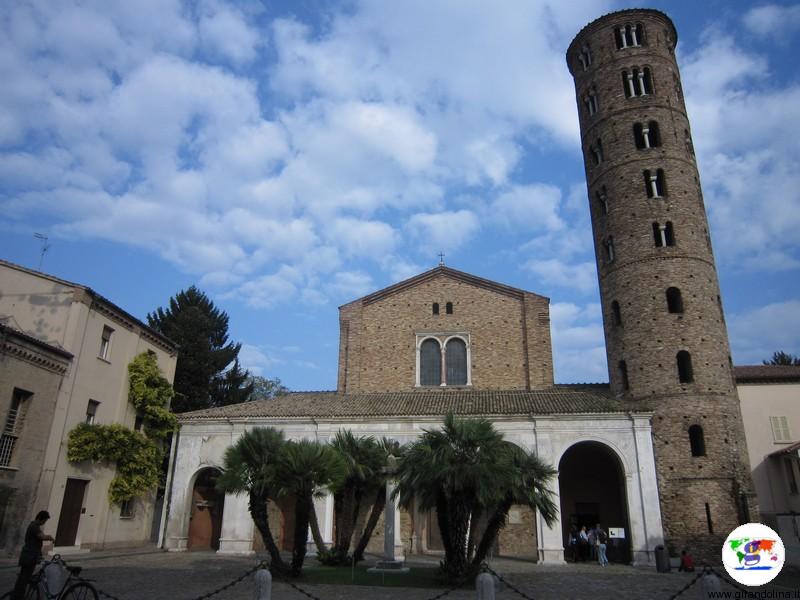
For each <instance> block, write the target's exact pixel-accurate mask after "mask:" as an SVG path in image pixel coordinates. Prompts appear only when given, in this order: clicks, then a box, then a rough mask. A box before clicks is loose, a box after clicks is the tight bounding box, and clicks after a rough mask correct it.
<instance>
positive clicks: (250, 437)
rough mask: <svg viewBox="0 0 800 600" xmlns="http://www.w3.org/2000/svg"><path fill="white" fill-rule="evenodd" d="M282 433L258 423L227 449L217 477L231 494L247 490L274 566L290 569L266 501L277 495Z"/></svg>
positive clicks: (282, 570) (283, 571)
mask: <svg viewBox="0 0 800 600" xmlns="http://www.w3.org/2000/svg"><path fill="white" fill-rule="evenodd" d="M284 444H285V442H284V440H283V433H281V432H280V431H278V430H277V429H273V428H272V427H256V428H255V429H251V430H250V431H246V432H245V433H244V435H242V437H240V438H239V439H238V441H237V442H236V443H235V444H234V445H233V446H229V447H228V449H227V450H225V457H224V463H223V464H224V470H223V472H222V474H221V475H220V476H219V478H218V479H217V489H219V490H220V491H222V492H227V493H232V494H245V493H246V494H248V495H249V503H248V508H249V509H250V516H251V517H252V518H253V522H254V523H255V525H256V527H257V528H258V531H259V533H261V538H262V539H263V540H264V546H265V547H266V548H267V551H268V552H269V554H270V557H271V558H272V568H273V569H275V570H276V571H278V572H281V573H285V572H287V571H288V569H287V567H286V563H284V562H283V559H282V558H281V554H280V551H279V550H278V546H277V545H276V544H275V539H274V538H273V537H272V531H271V530H270V527H269V519H268V516H267V501H268V500H269V499H270V497H274V490H275V487H276V483H275V474H276V469H277V465H278V458H279V456H280V453H281V448H282V447H283V445H284Z"/></svg>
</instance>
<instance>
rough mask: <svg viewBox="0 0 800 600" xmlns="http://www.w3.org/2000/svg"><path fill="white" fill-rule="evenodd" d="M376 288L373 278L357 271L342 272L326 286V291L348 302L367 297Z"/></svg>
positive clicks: (335, 275)
mask: <svg viewBox="0 0 800 600" xmlns="http://www.w3.org/2000/svg"><path fill="white" fill-rule="evenodd" d="M373 288H374V284H373V282H372V277H370V276H369V275H368V274H367V273H361V272H357V271H340V272H338V273H334V275H333V277H332V278H330V279H329V281H328V283H327V284H325V291H326V292H327V293H328V294H330V295H332V296H335V297H337V298H340V299H345V300H346V301H350V300H353V299H355V298H359V297H361V296H365V295H366V294H367V293H369V292H371V291H372V290H373Z"/></svg>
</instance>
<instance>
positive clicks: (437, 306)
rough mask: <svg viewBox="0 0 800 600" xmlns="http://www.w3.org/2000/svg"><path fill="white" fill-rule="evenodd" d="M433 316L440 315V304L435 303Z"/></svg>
mask: <svg viewBox="0 0 800 600" xmlns="http://www.w3.org/2000/svg"><path fill="white" fill-rule="evenodd" d="M433 314H435V315H438V314H439V303H438V302H434V303H433Z"/></svg>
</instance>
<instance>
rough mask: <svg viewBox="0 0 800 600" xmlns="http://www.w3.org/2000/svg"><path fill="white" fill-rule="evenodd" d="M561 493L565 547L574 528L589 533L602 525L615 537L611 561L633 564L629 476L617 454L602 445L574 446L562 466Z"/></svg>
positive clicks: (609, 551)
mask: <svg viewBox="0 0 800 600" xmlns="http://www.w3.org/2000/svg"><path fill="white" fill-rule="evenodd" d="M558 489H559V492H560V495H561V507H560V508H561V528H562V531H561V533H562V539H563V540H564V541H565V543H566V540H567V539H568V534H569V530H570V527H572V526H576V527H577V528H578V529H580V527H581V526H582V525H586V529H587V530H588V529H589V528H591V527H594V526H595V525H596V524H597V523H600V524H601V526H602V527H603V529H605V530H606V531H608V532H609V533H611V534H612V537H611V538H610V539H609V540H608V545H607V554H608V560H609V561H611V562H619V563H629V562H630V561H631V550H630V548H631V544H630V536H631V531H630V524H629V521H628V497H627V494H626V492H625V473H624V471H623V468H622V464H621V463H620V460H619V457H618V456H617V455H616V454H615V453H614V451H613V450H612V449H611V448H609V447H608V446H606V445H605V444H601V443H599V442H579V443H577V444H575V445H574V446H571V447H570V448H569V449H568V450H567V451H566V452H565V453H564V455H563V456H562V457H561V461H560V462H559V464H558ZM614 534H616V535H614Z"/></svg>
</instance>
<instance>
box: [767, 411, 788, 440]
mask: <svg viewBox="0 0 800 600" xmlns="http://www.w3.org/2000/svg"><path fill="white" fill-rule="evenodd" d="M769 424H770V427H772V441H773V442H775V443H776V444H785V443H788V442H791V441H792V435H791V432H790V431H789V420H788V419H787V418H786V417H770V418H769Z"/></svg>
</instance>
